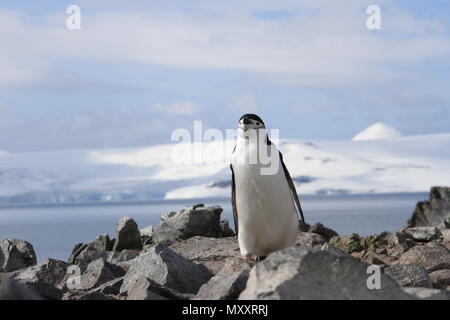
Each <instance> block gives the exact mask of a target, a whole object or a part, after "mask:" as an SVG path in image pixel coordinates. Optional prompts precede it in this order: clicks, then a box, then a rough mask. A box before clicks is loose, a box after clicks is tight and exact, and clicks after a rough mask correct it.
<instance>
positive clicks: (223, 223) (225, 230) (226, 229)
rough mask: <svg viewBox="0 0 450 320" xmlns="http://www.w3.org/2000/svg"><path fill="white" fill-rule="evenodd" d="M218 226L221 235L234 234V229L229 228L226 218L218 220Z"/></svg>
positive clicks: (232, 235)
mask: <svg viewBox="0 0 450 320" xmlns="http://www.w3.org/2000/svg"><path fill="white" fill-rule="evenodd" d="M219 228H220V230H221V231H222V234H221V236H222V237H234V236H235V233H234V231H233V230H232V229H231V228H230V224H229V223H228V220H221V221H220V222H219Z"/></svg>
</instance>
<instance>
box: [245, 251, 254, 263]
mask: <svg viewBox="0 0 450 320" xmlns="http://www.w3.org/2000/svg"><path fill="white" fill-rule="evenodd" d="M245 260H247V261H248V262H255V261H256V259H255V258H254V257H253V255H252V254H251V253H247V254H246V255H245Z"/></svg>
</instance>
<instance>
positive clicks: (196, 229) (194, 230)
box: [152, 204, 234, 245]
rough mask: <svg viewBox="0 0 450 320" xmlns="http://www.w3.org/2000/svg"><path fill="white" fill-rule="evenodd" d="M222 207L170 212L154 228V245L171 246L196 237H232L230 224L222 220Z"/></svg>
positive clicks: (195, 207)
mask: <svg viewBox="0 0 450 320" xmlns="http://www.w3.org/2000/svg"><path fill="white" fill-rule="evenodd" d="M222 211H223V209H222V208H221V207H220V206H213V207H208V208H205V207H204V206H203V204H199V205H195V206H191V207H186V208H184V209H182V210H181V211H180V212H169V213H167V214H165V215H163V216H162V217H161V223H160V224H159V225H158V226H155V227H154V228H153V233H152V241H153V243H162V244H166V245H170V244H172V243H174V242H176V241H181V240H185V239H189V238H191V237H194V236H204V237H214V238H221V237H225V236H230V235H232V234H234V233H232V230H231V229H230V228H229V227H228V223H227V222H225V221H221V220H220V215H221V213H222Z"/></svg>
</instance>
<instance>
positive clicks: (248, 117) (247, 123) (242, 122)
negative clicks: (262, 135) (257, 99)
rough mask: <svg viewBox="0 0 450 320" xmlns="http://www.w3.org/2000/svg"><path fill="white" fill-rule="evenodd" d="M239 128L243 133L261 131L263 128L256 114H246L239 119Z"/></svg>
mask: <svg viewBox="0 0 450 320" xmlns="http://www.w3.org/2000/svg"><path fill="white" fill-rule="evenodd" d="M239 128H241V129H242V130H244V131H247V130H248V129H261V128H265V125H264V122H263V121H262V119H261V118H260V117H258V116H257V115H256V114H251V113H247V114H244V115H243V116H242V117H241V119H239Z"/></svg>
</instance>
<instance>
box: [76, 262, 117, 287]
mask: <svg viewBox="0 0 450 320" xmlns="http://www.w3.org/2000/svg"><path fill="white" fill-rule="evenodd" d="M124 275H125V270H123V269H122V268H121V267H119V266H116V265H114V264H111V263H109V262H106V261H104V260H102V259H98V260H95V261H92V262H91V263H90V264H89V265H88V266H87V268H86V271H85V272H84V273H83V274H82V275H81V283H80V289H83V290H90V289H93V288H96V287H98V286H100V285H102V284H104V283H106V282H108V281H111V280H114V279H116V278H120V277H123V276H124Z"/></svg>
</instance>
